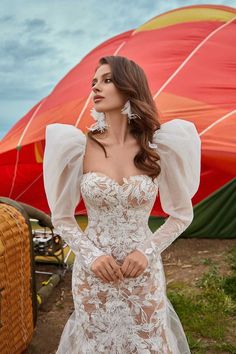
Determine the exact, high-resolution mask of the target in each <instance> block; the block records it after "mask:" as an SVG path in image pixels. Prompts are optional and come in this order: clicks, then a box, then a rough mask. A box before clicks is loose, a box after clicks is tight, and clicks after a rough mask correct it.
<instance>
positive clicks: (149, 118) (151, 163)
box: [87, 56, 161, 179]
mask: <svg viewBox="0 0 236 354" xmlns="http://www.w3.org/2000/svg"><path fill="white" fill-rule="evenodd" d="M103 64H109V65H110V67H111V78H112V81H113V83H114V85H115V86H116V88H117V89H118V90H120V92H122V93H123V94H125V95H126V96H127V97H128V99H129V101H130V105H131V111H132V113H136V114H138V115H139V116H140V117H141V119H131V120H130V133H131V134H132V135H133V137H134V138H135V139H136V140H137V142H138V143H139V145H140V148H141V149H140V151H139V152H138V153H137V154H136V156H135V157H134V164H135V166H136V167H137V168H139V169H141V170H144V171H146V172H147V174H148V175H149V176H150V177H152V178H153V179H154V178H155V177H157V176H158V175H159V173H160V170H161V169H160V166H159V164H158V163H156V162H157V161H158V160H160V157H159V155H158V153H157V152H156V150H155V149H152V148H150V147H149V146H148V141H150V142H151V143H152V138H153V133H154V131H155V130H158V129H160V122H159V120H158V118H159V114H158V112H157V108H156V105H155V102H154V100H153V98H152V94H151V91H150V88H149V85H148V81H147V77H146V75H145V73H144V71H143V69H142V68H141V67H140V66H139V65H138V64H136V63H135V62H134V61H133V60H129V59H128V58H126V57H122V56H106V57H102V58H100V59H99V62H98V66H97V67H96V69H95V72H96V70H97V69H98V68H99V67H100V66H101V65H103ZM99 133H100V132H99V131H98V130H94V131H89V132H88V133H87V135H88V136H89V138H91V139H92V140H94V141H95V142H96V143H98V144H99V145H100V146H101V147H102V149H103V150H104V153H105V156H106V157H107V152H106V150H105V148H104V146H103V145H102V143H100V142H99V141H97V140H96V139H95V138H94V135H96V134H99Z"/></svg>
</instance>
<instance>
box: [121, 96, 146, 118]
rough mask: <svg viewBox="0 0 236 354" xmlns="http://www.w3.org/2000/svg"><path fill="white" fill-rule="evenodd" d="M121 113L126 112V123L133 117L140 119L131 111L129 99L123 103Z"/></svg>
mask: <svg viewBox="0 0 236 354" xmlns="http://www.w3.org/2000/svg"><path fill="white" fill-rule="evenodd" d="M121 114H128V123H130V120H131V119H135V118H140V119H142V118H141V117H140V116H139V115H138V114H136V113H132V111H131V105H130V101H129V100H128V101H127V102H126V103H125V105H124V107H123V108H122V109H121Z"/></svg>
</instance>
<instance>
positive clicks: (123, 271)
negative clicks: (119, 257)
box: [91, 250, 148, 283]
mask: <svg viewBox="0 0 236 354" xmlns="http://www.w3.org/2000/svg"><path fill="white" fill-rule="evenodd" d="M147 265H148V260H147V258H146V257H145V256H144V255H143V254H142V252H140V251H138V250H135V251H133V252H131V253H130V254H128V255H127V256H126V258H125V260H124V262H123V264H122V265H119V264H117V262H116V261H115V259H114V258H113V257H112V256H111V255H104V256H99V257H98V258H96V259H95V261H94V262H93V263H92V266H91V270H92V271H93V272H94V273H95V275H96V276H98V277H99V278H100V279H101V280H103V281H104V282H106V283H109V282H118V281H119V280H123V279H124V278H130V277H134V278H135V277H138V276H139V275H141V274H142V273H143V272H144V270H145V269H146V268H147Z"/></svg>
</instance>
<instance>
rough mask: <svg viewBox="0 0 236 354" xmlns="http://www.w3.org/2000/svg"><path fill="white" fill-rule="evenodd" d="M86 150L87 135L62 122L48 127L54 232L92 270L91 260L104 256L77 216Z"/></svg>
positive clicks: (46, 168) (47, 183)
mask: <svg viewBox="0 0 236 354" xmlns="http://www.w3.org/2000/svg"><path fill="white" fill-rule="evenodd" d="M85 147H86V136H85V135H84V133H83V132H82V131H81V130H80V129H78V128H76V127H75V126H73V125H69V124H60V123H55V124H49V125H47V126H46V137H45V150H44V159H43V180H44V189H45V193H46V197H47V201H48V205H49V208H50V211H51V220H52V224H53V227H54V232H55V233H57V234H58V235H60V236H61V237H62V239H64V240H65V242H66V243H67V244H68V245H69V247H70V248H71V250H72V251H73V252H74V254H75V255H76V256H78V257H79V258H80V259H81V261H82V263H83V265H84V266H85V267H86V269H90V265H91V263H92V261H93V260H95V258H96V257H98V256H100V255H103V254H104V253H103V252H102V251H101V250H99V249H98V248H97V247H96V246H95V245H94V244H93V243H92V242H91V241H90V240H89V239H88V238H87V237H85V236H84V233H83V231H82V230H81V228H80V227H79V225H78V223H77V221H76V219H75V217H74V213H75V209H76V206H77V205H78V203H79V201H80V182H81V177H82V174H83V158H84V152H85Z"/></svg>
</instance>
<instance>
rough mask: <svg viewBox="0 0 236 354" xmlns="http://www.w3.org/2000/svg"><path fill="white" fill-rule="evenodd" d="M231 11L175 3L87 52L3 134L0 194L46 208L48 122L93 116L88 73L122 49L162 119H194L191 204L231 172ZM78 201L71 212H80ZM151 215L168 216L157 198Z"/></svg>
mask: <svg viewBox="0 0 236 354" xmlns="http://www.w3.org/2000/svg"><path fill="white" fill-rule="evenodd" d="M235 32H236V9H234V8H231V7H226V6H220V5H196V6H187V7H183V8H178V9H175V10H172V11H169V12H166V13H164V14H161V15H159V16H157V17H154V18H152V19H151V20H150V21H148V22H146V23H144V24H143V25H141V26H140V27H138V28H137V29H135V30H130V31H127V32H125V33H122V34H119V35H117V36H115V37H113V38H111V39H109V40H107V41H105V42H104V43H102V44H101V45H99V46H98V47H96V48H95V49H94V50H92V51H91V52H90V53H89V54H87V55H86V56H85V57H84V58H83V59H82V60H81V62H80V63H79V64H78V65H76V66H75V67H74V68H73V69H72V70H71V71H70V72H69V73H68V74H67V75H66V76H65V77H64V78H63V79H62V80H61V81H60V82H59V83H58V84H57V85H56V87H55V88H54V89H53V91H52V92H51V93H50V94H49V95H48V96H47V97H45V98H43V99H42V100H41V101H40V102H39V103H38V104H36V105H35V106H34V107H33V108H32V109H31V110H30V111H29V112H28V113H27V114H26V115H25V116H24V117H23V118H22V119H20V120H19V121H18V122H17V123H16V124H15V125H14V126H13V127H12V129H11V130H10V131H9V132H8V133H7V134H6V136H5V137H4V138H3V139H2V141H1V145H0V154H1V155H0V156H1V159H0V176H1V177H0V182H1V183H0V195H2V196H6V197H9V198H12V199H15V200H16V201H22V202H25V203H28V204H30V205H32V206H35V207H37V208H39V209H41V210H43V211H45V212H49V208H48V204H47V200H46V196H45V192H44V186H43V175H42V162H43V152H44V146H45V141H44V139H45V127H46V125H48V124H51V123H55V122H57V123H66V124H73V125H75V126H76V127H79V128H80V129H82V130H83V131H84V132H85V133H86V132H87V129H86V127H88V126H90V125H91V124H92V123H93V122H94V121H93V119H92V117H91V116H90V109H91V108H92V106H93V104H92V100H91V79H92V77H93V75H94V70H95V67H96V65H97V63H98V60H99V58H100V57H102V56H106V55H120V56H125V57H128V58H129V59H132V60H134V61H135V62H137V63H138V64H139V65H140V66H141V67H142V68H143V69H144V71H145V73H146V75H147V77H148V80H149V84H150V88H151V91H152V95H153V98H154V100H155V102H156V105H157V108H158V110H159V112H160V119H161V123H164V122H167V121H169V120H172V119H174V118H182V119H186V120H188V121H191V122H194V123H195V125H196V127H197V130H198V132H199V135H200V137H201V141H202V166H201V183H200V187H199V190H198V192H197V193H196V195H195V196H194V197H193V205H195V204H196V203H198V202H200V201H201V200H203V199H204V198H206V197H208V196H209V195H210V194H211V193H213V192H215V191H216V190H218V189H219V188H220V187H222V186H223V185H224V184H226V183H227V182H228V181H230V180H231V179H233V178H234V177H235V175H236V154H235V152H236V138H235V132H236V100H235V92H236V78H235V72H236V46H235ZM85 212H86V210H85V207H84V204H83V201H81V203H80V204H79V206H78V207H77V209H76V213H85ZM152 215H160V216H163V215H165V214H164V213H163V211H162V210H161V207H160V203H159V200H157V201H156V203H155V205H154V207H153V210H152Z"/></svg>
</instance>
